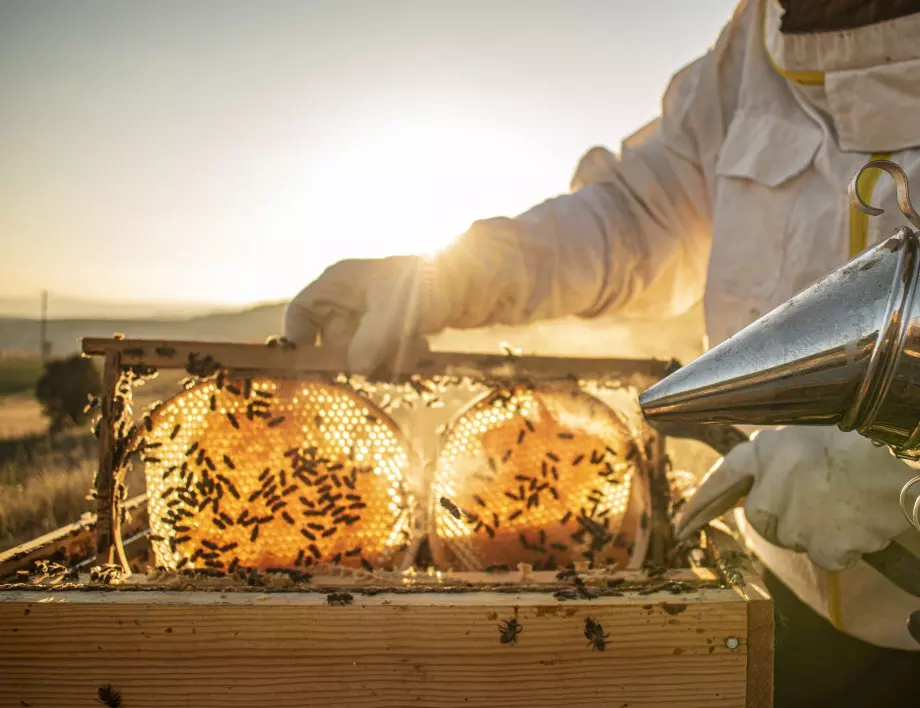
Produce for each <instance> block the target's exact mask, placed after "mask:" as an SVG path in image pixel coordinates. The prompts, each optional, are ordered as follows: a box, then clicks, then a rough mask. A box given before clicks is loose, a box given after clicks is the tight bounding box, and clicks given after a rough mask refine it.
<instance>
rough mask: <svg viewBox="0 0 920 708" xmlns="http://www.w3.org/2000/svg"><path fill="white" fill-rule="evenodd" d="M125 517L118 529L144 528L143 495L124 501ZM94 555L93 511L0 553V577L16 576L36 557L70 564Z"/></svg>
mask: <svg viewBox="0 0 920 708" xmlns="http://www.w3.org/2000/svg"><path fill="white" fill-rule="evenodd" d="M125 510H126V511H127V512H128V513H129V515H130V519H129V521H128V522H127V523H126V524H125V525H124V526H122V528H121V531H122V533H124V534H127V535H134V534H138V533H140V532H142V531H144V530H145V529H146V528H147V495H146V494H140V495H138V496H136V497H132V498H131V499H129V500H128V501H127V502H125ZM95 559H96V515H95V514H91V515H88V516H87V518H84V519H81V520H80V521H75V522H74V523H72V524H68V525H67V526H63V527H62V528H59V529H57V530H56V531H52V532H50V533H46V534H45V535H44V536H39V537H38V538H36V539H33V540H32V541H29V542H27V543H24V544H22V545H21V546H16V547H15V548H10V549H9V550H7V551H4V552H3V553H0V579H4V578H11V577H15V576H16V572H17V571H19V570H25V569H27V568H28V567H29V566H30V565H32V563H33V562H35V561H37V560H56V561H58V562H60V563H63V564H64V565H67V566H74V565H79V564H81V563H84V562H86V561H95Z"/></svg>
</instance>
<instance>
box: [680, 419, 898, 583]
mask: <svg viewBox="0 0 920 708" xmlns="http://www.w3.org/2000/svg"><path fill="white" fill-rule="evenodd" d="M914 474H915V473H914V472H913V471H912V470H911V469H910V468H909V467H908V466H907V465H906V464H905V463H904V462H902V461H901V460H898V459H897V458H896V457H894V456H893V455H892V454H891V453H890V452H889V451H888V450H887V449H885V448H880V447H875V446H874V445H873V444H872V442H871V441H869V440H867V439H866V438H864V437H862V436H860V435H859V434H857V433H843V432H841V431H840V430H838V429H837V428H834V427H792V428H783V429H781V430H765V431H763V432H761V433H760V434H759V435H757V436H756V437H755V438H754V439H753V440H752V441H751V442H747V443H743V444H741V445H739V446H738V447H736V448H735V449H733V450H732V451H731V452H730V453H729V454H728V455H726V457H725V458H724V459H723V460H722V461H720V462H719V463H717V464H716V465H715V466H714V467H713V469H712V470H710V472H709V474H707V475H706V477H705V478H704V479H703V481H702V483H701V484H700V486H699V489H698V490H697V492H696V494H695V495H694V496H693V498H692V499H690V501H689V502H688V503H687V505H686V506H685V507H684V510H683V513H682V515H681V519H680V522H679V523H678V526H677V529H676V532H677V537H678V539H685V538H687V537H689V536H690V535H691V534H692V533H694V532H695V531H697V530H699V529H700V528H702V527H703V526H704V525H706V524H707V523H708V522H709V521H711V520H712V519H713V518H715V517H716V516H718V515H720V514H722V513H724V512H725V511H728V510H729V509H730V508H732V507H733V506H735V504H736V503H737V502H738V501H739V500H740V499H741V498H742V497H744V496H747V500H746V501H745V502H744V513H745V516H746V517H747V520H748V522H749V523H750V524H751V526H753V527H754V529H755V530H756V531H757V532H758V533H759V534H760V535H761V536H763V537H764V538H765V539H766V540H767V541H769V542H770V543H773V544H775V545H777V546H781V547H783V548H788V549H792V550H795V551H798V552H804V553H807V554H808V557H809V558H810V559H811V561H812V562H813V563H815V565H817V566H819V567H821V568H824V569H825V570H831V571H840V570H846V569H847V568H850V567H852V566H853V565H855V564H856V562H857V561H858V560H859V558H860V556H862V555H863V554H864V553H871V552H874V551H879V550H881V549H882V548H884V547H885V546H887V545H888V544H889V542H890V541H891V539H892V538H894V537H895V536H897V535H898V534H900V533H902V532H904V531H905V530H907V528H908V527H909V524H908V522H907V520H906V519H905V518H904V515H903V514H902V513H901V509H900V506H899V503H898V495H899V492H900V490H901V487H902V486H903V484H904V483H905V482H907V480H909V479H910V478H911V477H912V476H913V475H914Z"/></svg>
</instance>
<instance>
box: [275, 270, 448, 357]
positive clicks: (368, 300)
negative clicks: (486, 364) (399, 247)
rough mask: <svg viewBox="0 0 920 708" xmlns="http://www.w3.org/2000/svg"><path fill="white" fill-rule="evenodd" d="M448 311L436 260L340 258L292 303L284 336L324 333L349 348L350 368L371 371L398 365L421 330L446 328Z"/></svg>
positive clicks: (329, 341) (303, 338)
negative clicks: (383, 365)
mask: <svg viewBox="0 0 920 708" xmlns="http://www.w3.org/2000/svg"><path fill="white" fill-rule="evenodd" d="M445 309H446V303H445V302H444V298H443V297H442V296H441V295H440V291H439V290H438V289H437V288H436V286H435V281H434V274H433V268H432V262H431V260H430V259H425V258H422V257H418V256H398V257H393V258H380V259H368V260H346V261H340V262H338V263H336V264H335V265H333V266H331V267H329V268H327V269H326V271H325V272H324V273H323V274H322V275H321V276H320V277H319V278H317V279H316V280H315V281H314V282H312V283H311V284H310V285H308V286H307V287H306V288H304V289H303V290H302V291H301V292H300V293H299V294H298V295H297V296H296V297H295V298H294V299H293V300H292V301H291V302H290V303H289V304H288V306H287V309H286V311H285V314H284V336H285V337H286V338H287V339H289V340H291V341H292V342H294V343H295V344H299V345H302V346H303V345H306V346H312V345H314V344H315V343H316V341H317V337H318V336H319V337H320V338H321V339H322V342H323V344H324V345H327V346H338V347H347V349H348V362H347V363H348V367H349V370H350V371H352V372H354V373H363V374H367V373H370V372H371V371H373V370H374V369H376V368H377V366H378V365H380V364H381V363H383V362H384V361H385V360H387V359H389V358H391V357H392V360H393V361H394V363H395V364H396V365H398V364H399V360H400V357H402V356H404V355H405V354H406V353H407V352H408V351H409V349H410V348H415V347H417V346H418V339H419V336H420V335H421V334H427V333H431V332H437V331H438V330H440V329H441V328H442V327H443V325H444V321H445V319H446V315H445Z"/></svg>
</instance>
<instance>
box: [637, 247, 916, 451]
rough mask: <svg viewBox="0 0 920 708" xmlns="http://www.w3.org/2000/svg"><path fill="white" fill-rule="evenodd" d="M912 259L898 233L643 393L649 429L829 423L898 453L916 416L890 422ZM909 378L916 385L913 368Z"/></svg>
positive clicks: (909, 302) (911, 290) (909, 307)
mask: <svg viewBox="0 0 920 708" xmlns="http://www.w3.org/2000/svg"><path fill="white" fill-rule="evenodd" d="M916 255H917V239H916V236H915V234H912V233H911V232H910V231H908V230H907V229H898V230H897V231H896V232H895V233H894V234H893V235H892V236H891V237H890V238H889V239H887V240H886V241H885V242H884V243H882V244H880V245H878V246H876V247H875V248H873V249H871V250H869V251H866V252H865V253H863V254H862V255H860V256H858V257H857V258H855V259H853V260H852V261H850V262H849V263H847V264H846V265H845V266H843V267H842V268H840V269H839V270H837V271H835V272H834V273H832V274H831V275H829V276H827V277H826V278H824V279H823V280H821V281H819V282H817V283H815V284H814V285H812V286H811V287H809V288H808V289H806V290H804V291H802V292H801V293H799V294H798V295H796V296H795V297H794V298H792V299H791V300H790V301H788V302H787V303H785V304H784V305H781V306H780V307H778V308H776V309H775V310H773V311H772V312H770V313H768V314H767V315H765V316H764V317H762V318H761V319H759V320H758V321H756V322H754V323H753V324H751V325H749V326H748V327H747V328H745V329H744V330H742V331H741V332H739V333H738V334H736V335H735V336H733V337H731V338H730V339H728V340H726V341H725V342H723V343H721V344H720V345H718V346H717V347H715V348H713V349H712V350H710V351H709V352H707V353H706V354H704V355H703V356H702V357H700V358H699V359H697V360H695V361H693V362H692V363H690V364H689V365H687V366H685V367H683V368H682V369H680V370H678V371H677V372H675V373H674V374H672V375H671V376H669V377H667V378H665V379H663V380H662V381H660V382H659V383H657V384H656V385H654V386H652V387H651V388H650V389H648V390H647V391H645V392H644V393H643V394H642V395H641V396H640V399H639V401H640V404H641V406H642V410H643V412H644V414H645V416H646V418H647V419H648V420H649V421H650V422H651V423H653V424H654V423H656V422H711V423H715V422H723V423H735V424H760V425H779V424H796V425H809V424H812V425H829V424H837V425H838V426H840V427H841V428H842V429H844V430H852V429H857V428H858V429H859V430H860V432H861V433H863V434H867V431H868V430H869V429H871V430H872V437H875V438H876V439H881V440H883V441H884V442H888V443H889V444H901V445H904V444H905V443H906V442H908V441H909V439H910V438H911V437H912V435H913V427H914V426H915V425H916V416H913V418H912V419H911V421H912V422H904V421H894V420H893V419H892V418H891V416H890V415H889V414H890V413H892V410H891V409H890V407H891V405H892V403H893V401H894V400H895V396H896V394H895V393H894V392H896V391H897V390H898V386H899V384H898V382H899V381H900V378H903V375H904V374H905V371H902V370H901V369H900V368H899V359H900V360H907V359H908V357H909V356H910V354H909V353H907V352H905V356H901V352H902V350H903V349H904V344H905V338H907V337H908V329H909V327H908V324H909V323H910V320H911V317H910V313H911V311H912V307H913V300H914V293H915V290H916V282H917V260H918V259H917V257H916ZM911 329H912V328H911ZM913 361H916V358H915V357H914V358H913V359H911V360H910V361H909V362H908V363H912V362H913ZM900 366H901V368H903V367H904V363H903V362H902V364H901V365H900ZM913 373H914V378H916V377H917V374H920V367H918V368H915V369H914V371H913ZM910 380H911V379H910V378H908V383H907V384H906V385H907V386H909V383H910ZM892 382H894V385H892ZM890 392H891V393H892V395H888V394H889V393H890ZM886 396H888V399H887V401H886ZM883 402H884V403H885V410H884V411H882V410H881V408H882V403H883ZM880 413H881V416H880ZM894 414H895V415H896V414H897V411H894ZM902 418H903V416H902ZM883 419H884V420H883ZM914 437H915V436H914Z"/></svg>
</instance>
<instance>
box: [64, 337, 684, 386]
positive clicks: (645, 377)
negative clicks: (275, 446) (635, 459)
mask: <svg viewBox="0 0 920 708" xmlns="http://www.w3.org/2000/svg"><path fill="white" fill-rule="evenodd" d="M82 350H83V354H85V355H87V356H105V355H106V354H110V353H117V354H119V355H120V359H121V364H122V366H133V365H144V366H153V367H156V368H158V369H185V368H187V367H188V364H189V361H190V359H193V358H197V359H201V358H203V357H211V358H212V359H213V360H214V361H215V362H217V363H218V364H219V366H220V367H221V368H224V369H233V370H240V371H260V372H263V373H269V372H271V373H274V374H278V375H283V374H324V375H329V374H333V375H334V374H340V373H347V367H346V365H345V362H346V356H345V350H344V349H340V348H333V347H298V348H287V347H280V346H279V347H270V346H266V345H263V344H238V343H232V342H192V341H173V340H158V339H103V338H91V337H87V338H84V339H83V340H82ZM407 360H408V361H412V362H413V363H412V365H411V368H410V369H409V370H408V371H406V372H404V375H407V374H418V375H420V376H472V377H483V376H484V377H487V378H490V379H505V378H507V379H514V378H533V379H566V378H569V379H570V378H573V377H575V378H578V379H584V380H607V379H611V378H616V379H619V380H620V381H621V382H622V383H623V384H627V385H635V386H637V387H642V388H644V387H646V386H649V385H651V384H652V383H654V382H655V381H658V380H659V379H661V378H663V377H664V376H665V375H666V374H667V373H668V371H669V369H670V367H672V366H673V363H672V362H667V361H664V360H660V359H619V358H603V357H601V358H583V357H558V356H531V355H522V356H508V355H505V354H477V353H468V352H441V351H426V352H419V353H418V355H417V356H415V357H407Z"/></svg>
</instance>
